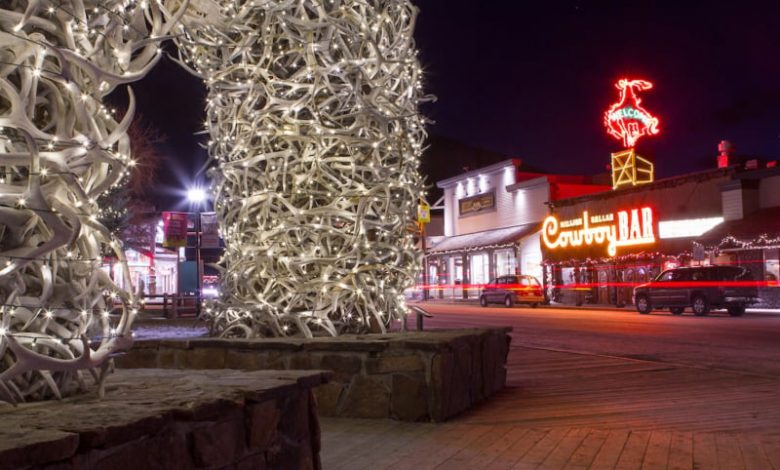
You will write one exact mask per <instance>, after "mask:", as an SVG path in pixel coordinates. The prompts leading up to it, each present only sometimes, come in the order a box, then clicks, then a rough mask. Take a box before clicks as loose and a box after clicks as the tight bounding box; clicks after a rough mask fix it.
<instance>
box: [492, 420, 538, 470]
mask: <svg viewBox="0 0 780 470" xmlns="http://www.w3.org/2000/svg"><path fill="white" fill-rule="evenodd" d="M547 432H548V431H547V430H540V429H529V430H528V432H527V433H525V434H523V435H522V436H521V437H520V438H518V440H517V441H516V442H515V443H514V444H512V445H511V446H509V447H508V448H507V449H506V450H505V451H504V452H501V453H500V454H499V455H498V457H496V458H495V459H493V461H492V462H491V463H490V469H491V470H505V469H508V468H513V467H514V466H515V464H516V463H517V462H518V461H519V460H520V459H522V458H523V457H524V456H525V454H527V453H528V452H529V451H530V450H531V449H533V448H534V446H536V444H537V443H538V442H539V441H541V440H542V439H544V437H545V436H546V435H547Z"/></svg>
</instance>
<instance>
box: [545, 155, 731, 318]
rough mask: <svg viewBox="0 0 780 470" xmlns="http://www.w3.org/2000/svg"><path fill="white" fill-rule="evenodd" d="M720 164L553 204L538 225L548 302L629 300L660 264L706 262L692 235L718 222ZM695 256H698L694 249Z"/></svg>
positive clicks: (724, 177) (723, 173)
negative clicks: (638, 286)
mask: <svg viewBox="0 0 780 470" xmlns="http://www.w3.org/2000/svg"><path fill="white" fill-rule="evenodd" d="M735 171H736V169H735V168H726V169H718V170H712V171H706V172H701V173H695V174H690V175H685V176H681V177H676V178H669V179H664V180H658V181H655V182H653V183H649V184H644V185H641V186H634V187H629V188H623V189H618V190H610V191H604V192H601V193H598V194H592V195H588V196H583V197H578V198H570V199H565V200H559V201H555V202H553V203H551V205H550V208H551V214H550V216H549V217H548V218H547V219H545V222H544V226H543V227H542V251H543V253H544V276H543V282H544V285H545V293H546V295H547V297H548V299H549V300H550V301H552V302H561V303H566V304H583V303H593V304H612V305H626V304H628V303H630V302H631V291H632V289H633V287H634V286H635V285H637V284H640V283H643V282H647V281H648V280H650V279H652V278H654V277H655V276H657V275H658V274H659V273H660V272H661V271H663V270H664V269H668V268H671V267H677V266H682V265H689V264H692V263H694V262H695V263H702V264H707V263H710V262H712V261H714V260H710V259H708V258H707V257H706V256H704V254H699V253H696V254H694V253H693V242H694V241H695V240H696V239H697V238H698V237H700V236H701V235H702V234H703V233H705V232H706V231H707V230H709V229H712V228H713V227H715V226H717V225H719V224H721V223H722V222H723V220H724V219H723V213H722V209H721V189H720V188H721V185H723V184H724V183H726V182H728V181H730V179H731V177H732V175H733V174H734V173H735ZM694 255H695V256H694Z"/></svg>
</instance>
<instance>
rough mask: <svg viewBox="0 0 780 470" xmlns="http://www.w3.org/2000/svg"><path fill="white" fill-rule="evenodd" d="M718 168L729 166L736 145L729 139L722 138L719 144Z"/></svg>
mask: <svg viewBox="0 0 780 470" xmlns="http://www.w3.org/2000/svg"><path fill="white" fill-rule="evenodd" d="M718 151H719V152H720V155H718V168H726V167H727V166H729V157H730V156H731V154H732V153H734V147H733V146H732V145H731V142H729V141H728V140H721V141H720V143H719V144H718Z"/></svg>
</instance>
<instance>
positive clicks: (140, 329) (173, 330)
mask: <svg viewBox="0 0 780 470" xmlns="http://www.w3.org/2000/svg"><path fill="white" fill-rule="evenodd" d="M208 332H209V330H208V328H206V327H205V326H170V325H154V326H150V325H138V326H136V327H135V328H133V339H136V340H138V339H181V338H198V337H202V336H206V335H207V334H208Z"/></svg>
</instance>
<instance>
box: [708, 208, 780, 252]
mask: <svg viewBox="0 0 780 470" xmlns="http://www.w3.org/2000/svg"><path fill="white" fill-rule="evenodd" d="M779 239H780V207H767V208H764V209H759V210H758V211H756V212H753V213H752V214H748V215H747V216H745V217H743V218H741V219H739V220H729V221H727V222H723V223H722V224H720V225H718V226H717V227H715V228H713V229H712V230H710V231H708V232H705V233H704V234H702V235H701V237H699V239H698V240H697V241H698V242H699V243H701V244H702V245H704V246H705V247H713V246H720V247H721V248H726V247H734V248H745V247H747V246H754V247H756V248H761V246H765V245H777V244H778V240H779Z"/></svg>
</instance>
